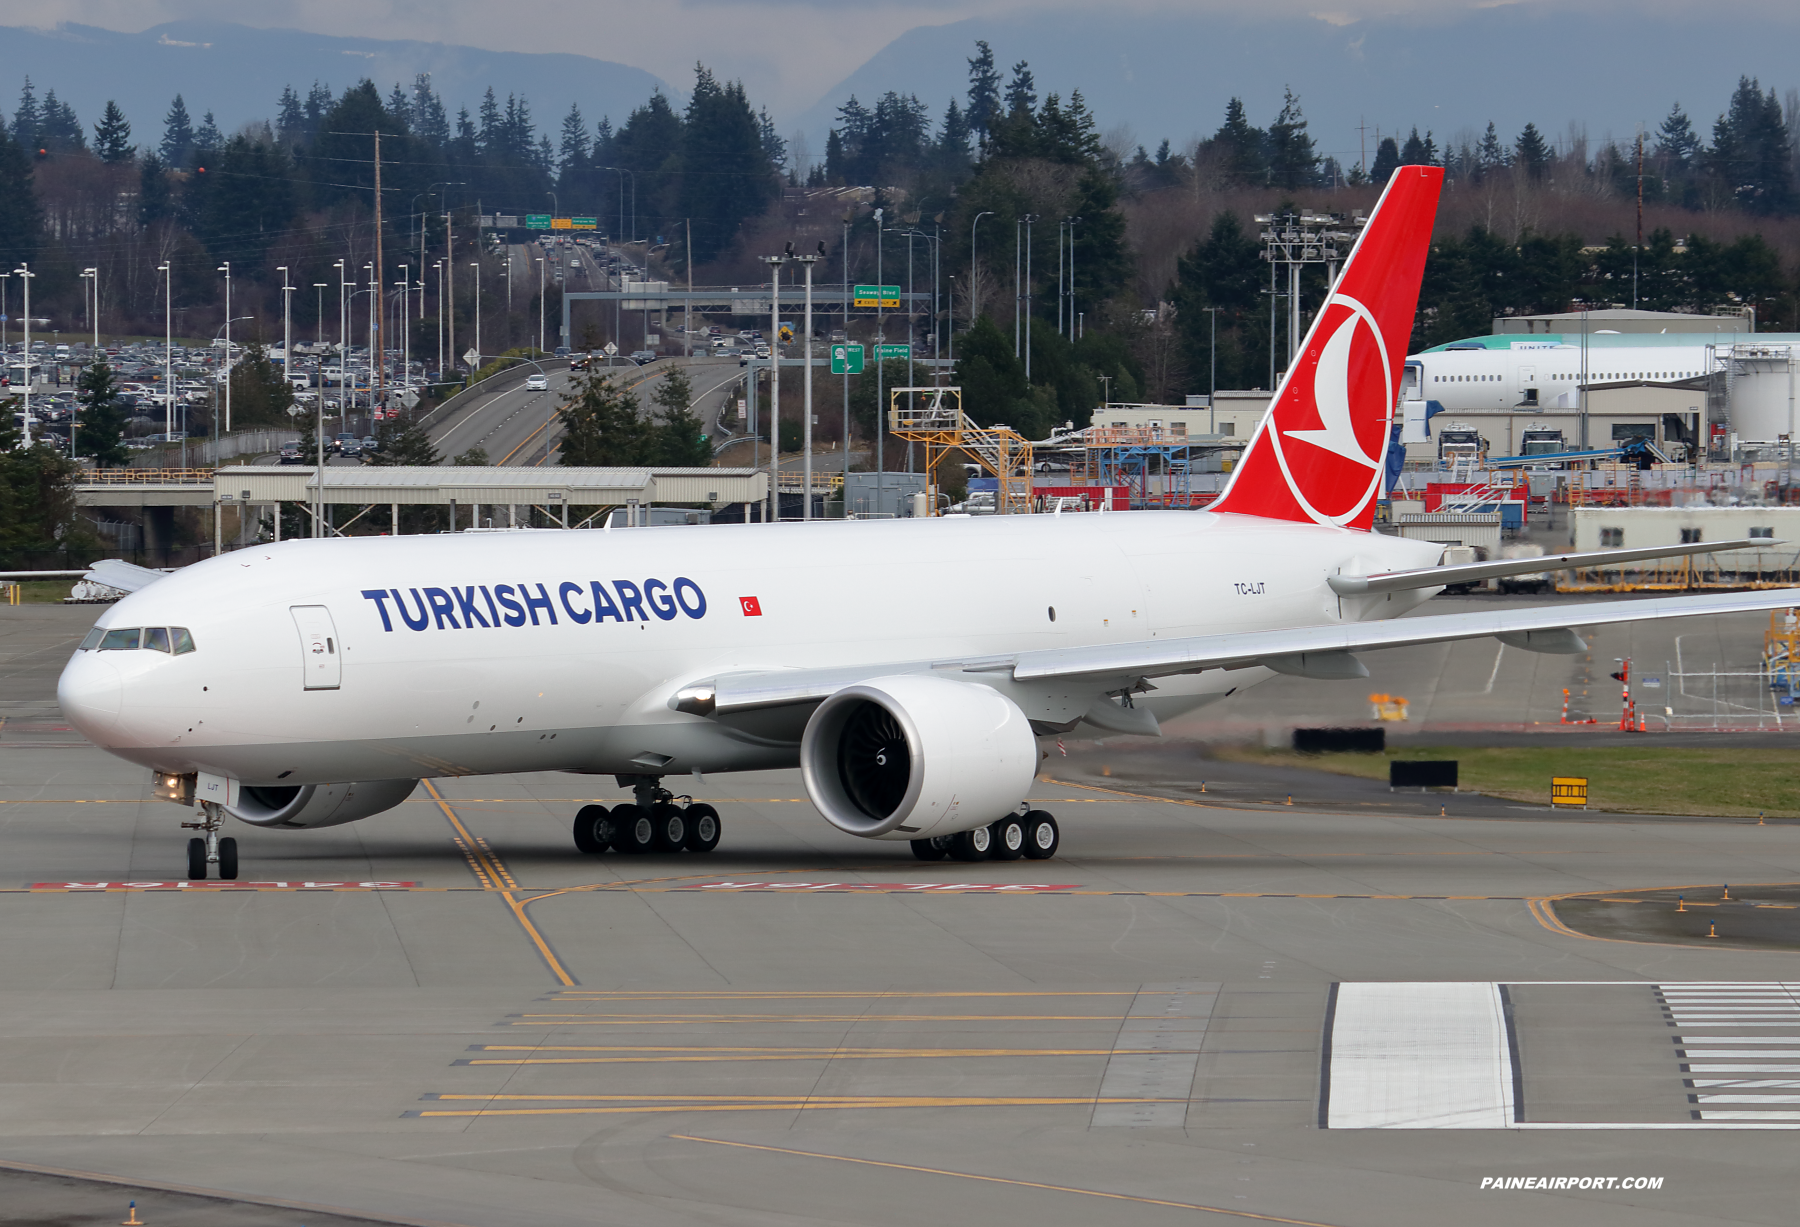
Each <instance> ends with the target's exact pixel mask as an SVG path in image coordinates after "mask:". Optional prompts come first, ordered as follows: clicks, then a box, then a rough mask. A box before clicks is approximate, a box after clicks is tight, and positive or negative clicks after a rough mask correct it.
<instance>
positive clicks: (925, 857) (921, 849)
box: [912, 835, 956, 861]
mask: <svg viewBox="0 0 1800 1227" xmlns="http://www.w3.org/2000/svg"><path fill="white" fill-rule="evenodd" d="M954 838H956V837H955V836H954V835H933V836H932V837H931V838H930V839H915V840H913V841H912V850H913V855H914V856H916V857H918V858H919V859H920V860H922V861H941V860H943V859H944V857H945V856H947V855H949V852H950V841H951V840H952V839H954Z"/></svg>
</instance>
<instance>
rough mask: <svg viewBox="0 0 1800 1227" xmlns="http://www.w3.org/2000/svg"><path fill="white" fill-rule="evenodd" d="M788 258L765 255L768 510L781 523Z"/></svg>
mask: <svg viewBox="0 0 1800 1227" xmlns="http://www.w3.org/2000/svg"><path fill="white" fill-rule="evenodd" d="M787 261H788V258H787V257H786V256H763V257H762V262H763V263H764V264H767V265H768V266H769V508H770V512H771V514H770V515H769V517H768V519H770V520H773V521H774V522H776V523H779V522H780V521H781V485H780V482H781V266H782V265H783V264H786V263H787Z"/></svg>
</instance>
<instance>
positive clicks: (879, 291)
mask: <svg viewBox="0 0 1800 1227" xmlns="http://www.w3.org/2000/svg"><path fill="white" fill-rule="evenodd" d="M853 302H854V305H856V306H858V307H898V306H899V305H900V287H899V286H897V285H859V286H857V287H856V293H855V295H854V296H853Z"/></svg>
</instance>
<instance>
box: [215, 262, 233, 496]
mask: <svg viewBox="0 0 1800 1227" xmlns="http://www.w3.org/2000/svg"><path fill="white" fill-rule="evenodd" d="M219 271H220V272H221V273H224V274H225V433H226V434H230V433H231V261H230V260H227V261H225V263H223V264H221V265H219ZM218 438H219V418H218V415H217V414H214V415H213V441H214V442H215V443H216V442H217V441H218ZM218 461H219V457H218V455H217V453H215V454H214V455H213V463H214V464H217V463H218Z"/></svg>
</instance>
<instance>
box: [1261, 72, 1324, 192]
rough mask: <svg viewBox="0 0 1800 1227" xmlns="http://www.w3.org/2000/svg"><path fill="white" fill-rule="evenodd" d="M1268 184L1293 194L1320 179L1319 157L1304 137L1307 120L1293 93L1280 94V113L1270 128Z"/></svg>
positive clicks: (1307, 137)
mask: <svg viewBox="0 0 1800 1227" xmlns="http://www.w3.org/2000/svg"><path fill="white" fill-rule="evenodd" d="M1268 139H1269V181H1270V183H1272V184H1273V185H1274V186H1276V187H1279V188H1285V189H1287V190H1289V191H1292V190H1293V189H1295V188H1301V187H1311V186H1312V185H1313V184H1314V183H1316V182H1317V181H1318V177H1319V155H1318V152H1317V151H1316V150H1315V149H1314V148H1313V140H1312V137H1310V136H1308V135H1307V134H1306V119H1305V117H1304V116H1303V115H1301V114H1300V100H1299V99H1298V98H1296V97H1295V96H1294V91H1293V90H1291V89H1289V90H1286V91H1285V92H1284V93H1283V95H1282V104H1281V113H1280V114H1279V115H1277V116H1276V117H1275V122H1274V123H1272V124H1270V125H1269V138H1268Z"/></svg>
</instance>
